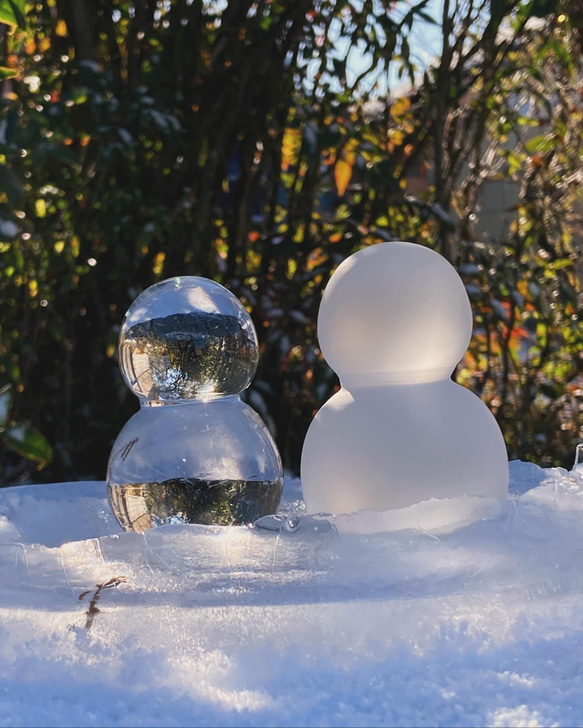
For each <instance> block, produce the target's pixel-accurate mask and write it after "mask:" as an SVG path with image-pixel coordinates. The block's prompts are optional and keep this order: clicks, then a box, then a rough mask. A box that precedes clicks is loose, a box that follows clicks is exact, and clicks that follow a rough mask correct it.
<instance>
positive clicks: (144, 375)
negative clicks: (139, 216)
mask: <svg viewBox="0 0 583 728" xmlns="http://www.w3.org/2000/svg"><path fill="white" fill-rule="evenodd" d="M119 360H120V368H121V372H122V375H123V378H124V379H125V382H126V384H127V385H128V387H129V388H130V389H131V390H132V392H133V393H134V394H135V395H136V396H137V397H139V398H140V399H141V400H142V401H143V400H150V401H161V402H172V401H180V400H192V399H197V398H199V397H204V396H212V395H230V394H238V393H240V392H242V391H243V390H244V389H246V388H247V387H248V386H249V384H250V382H251V380H252V378H253V375H254V374H255V370H256V369H257V361H258V346H257V335H256V333H255V329H254V327H253V322H252V321H251V317H250V316H249V314H248V312H247V310H246V309H245V307H244V306H243V304H242V303H241V302H240V301H239V300H238V299H237V298H236V297H235V296H234V295H233V294H232V293H231V292H230V291H228V290H227V289H226V288H224V287H223V286H221V285H220V284H219V283H215V282H214V281H211V280H209V279H207V278H199V277H197V276H179V277H177V278H169V279H167V280H165V281H161V282H160V283H156V284H155V285H153V286H150V287H149V288H147V289H146V290H145V291H144V292H143V293H141V294H140V295H139V296H138V297H137V298H136V300H135V301H134V302H133V303H132V305H131V306H130V307H129V309H128V312H127V314H126V316H125V318H124V320H123V323H122V327H121V333H120V337H119Z"/></svg>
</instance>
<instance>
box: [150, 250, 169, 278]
mask: <svg viewBox="0 0 583 728" xmlns="http://www.w3.org/2000/svg"><path fill="white" fill-rule="evenodd" d="M165 259H166V253H162V252H160V253H156V255H155V256H154V266H153V268H152V271H153V273H154V275H156V276H161V275H162V272H163V271H164V260H165Z"/></svg>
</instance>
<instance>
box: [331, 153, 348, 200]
mask: <svg viewBox="0 0 583 728" xmlns="http://www.w3.org/2000/svg"><path fill="white" fill-rule="evenodd" d="M351 177H352V165H351V164H349V163H348V162H347V161H346V160H344V159H339V160H338V161H337V162H336V166H335V167H334V180H335V182H336V189H337V190H338V195H339V196H340V197H342V196H343V195H344V193H345V192H346V188H347V187H348V183H349V182H350V178H351Z"/></svg>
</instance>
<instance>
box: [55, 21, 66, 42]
mask: <svg viewBox="0 0 583 728" xmlns="http://www.w3.org/2000/svg"><path fill="white" fill-rule="evenodd" d="M67 32H68V31H67V23H65V21H64V20H59V22H58V23H57V27H56V28H55V33H56V34H57V35H60V36H61V38H64V37H65V36H66V35H67Z"/></svg>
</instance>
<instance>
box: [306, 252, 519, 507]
mask: <svg viewBox="0 0 583 728" xmlns="http://www.w3.org/2000/svg"><path fill="white" fill-rule="evenodd" d="M471 333H472V312H471V307H470V302H469V299H468V296H467V293H466V291H465V288H464V285H463V282H462V280H461V279H460V277H459V276H458V274H457V273H456V271H455V269H454V268H453V267H452V266H451V265H450V264H449V263H448V262H447V261H446V260H445V258H443V257H441V256H440V255H438V254H437V253H435V252H434V251H432V250H430V249H429V248H425V247H423V246H420V245H414V244H411V243H401V242H395V243H381V244H378V245H374V246H372V247H370V248H366V249H364V250H360V251H359V252H357V253H355V254H354V255H352V256H350V257H349V258H347V259H346V260H345V261H344V262H343V263H342V264H341V265H340V266H339V267H338V269H337V270H336V272H335V273H334V275H333V276H332V278H331V279H330V282H329V283H328V286H327V287H326V290H325V291H324V295H323V298H322V303H321V305H320V312H319V316H318V337H319V342H320V346H321V349H322V352H323V354H324V356H325V357H326V360H327V361H328V363H329V364H330V366H331V367H332V368H333V369H334V370H335V371H336V372H337V374H338V375H339V377H340V382H341V384H342V388H341V389H340V390H339V391H338V392H337V393H336V394H335V395H334V396H333V397H332V398H331V399H330V400H329V401H328V402H327V403H326V404H325V405H324V406H323V407H322V408H321V409H320V411H319V412H318V413H317V415H316V417H315V418H314V420H313V422H312V424H311V425H310V428H309V430H308V434H307V436H306V439H305V442H304V447H303V452H302V465H301V476H302V490H303V494H304V499H305V502H306V507H307V510H308V512H309V513H319V512H325V513H350V512H355V511H359V510H363V509H372V510H378V511H385V510H389V509H394V508H405V507H407V506H410V505H412V504H414V503H419V502H421V501H425V500H428V499H430V498H454V497H456V496H463V495H466V496H482V497H488V498H505V497H506V496H507V492H508V462H507V455H506V448H505V445H504V440H503V437H502V433H501V432H500V429H499V427H498V425H497V423H496V420H495V419H494V417H493V416H492V414H491V413H490V411H489V410H488V409H487V407H486V406H485V405H484V404H483V403H482V402H481V401H480V399H479V398H478V397H476V396H475V395H474V394H472V393H471V392H470V391H469V390H467V389H465V388H464V387H461V386H459V385H458V384H456V383H455V382H453V381H452V380H451V374H452V372H453V369H454V368H455V366H456V364H457V363H458V361H459V360H460V359H461V358H462V357H463V355H464V353H465V351H466V349H467V346H468V344H469V341H470V337H471Z"/></svg>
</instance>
